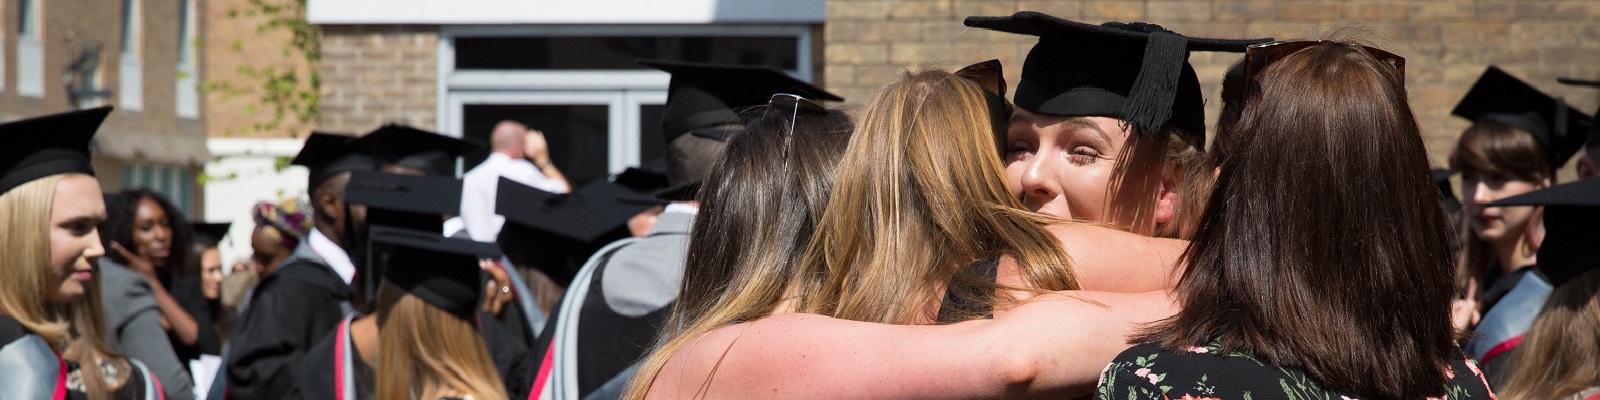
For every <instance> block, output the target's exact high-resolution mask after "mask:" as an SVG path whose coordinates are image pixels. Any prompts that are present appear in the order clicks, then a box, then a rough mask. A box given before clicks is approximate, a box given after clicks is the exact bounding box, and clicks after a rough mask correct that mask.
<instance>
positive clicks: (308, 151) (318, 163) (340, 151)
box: [289, 132, 377, 190]
mask: <svg viewBox="0 0 1600 400" xmlns="http://www.w3.org/2000/svg"><path fill="white" fill-rule="evenodd" d="M354 140H355V138H353V137H350V136H345V135H339V134H333V133H323V132H312V133H311V136H309V137H306V144H305V145H304V146H302V147H300V153H299V154H295V156H294V160H293V161H290V162H289V163H290V164H294V165H299V166H303V167H306V168H307V169H310V170H311V174H310V175H309V182H308V183H309V185H308V186H306V189H307V190H316V188H317V185H321V184H322V182H323V181H326V180H328V178H332V177H333V176H334V175H338V174H340V173H344V172H350V171H365V170H372V169H375V168H377V162H376V161H374V160H373V159H372V157H370V156H367V155H364V154H360V153H357V152H355V151H354V149H351V148H350V142H352V141H354Z"/></svg>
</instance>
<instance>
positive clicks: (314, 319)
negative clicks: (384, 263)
mask: <svg viewBox="0 0 1600 400" xmlns="http://www.w3.org/2000/svg"><path fill="white" fill-rule="evenodd" d="M353 296H354V292H353V290H352V289H351V288H350V286H349V285H348V284H345V283H344V280H343V279H340V278H339V276H338V274H335V273H334V272H333V269H332V268H330V267H328V265H327V264H325V263H323V261H322V259H321V258H320V257H317V256H316V253H315V252H313V251H311V248H310V246H309V245H307V244H306V243H301V244H300V246H299V247H297V248H296V249H295V252H294V255H293V256H292V257H291V258H290V259H289V260H287V261H285V262H284V264H283V266H281V267H279V268H278V270H277V271H275V272H273V273H272V274H271V275H268V276H267V277H266V278H264V279H262V280H261V283H260V285H258V286H256V289H255V294H254V295H253V296H252V297H251V300H250V303H249V304H248V305H246V306H245V307H247V308H246V309H245V310H244V313H243V314H241V316H240V319H239V321H238V322H237V323H236V324H235V325H234V327H233V329H232V330H231V331H232V332H233V341H232V342H231V343H229V345H228V354H227V355H226V357H225V358H226V360H225V361H224V367H223V369H224V374H223V376H224V377H225V378H226V379H227V385H228V399H230V400H250V399H281V398H284V397H286V396H288V394H289V391H290V390H291V389H293V388H294V387H295V379H296V376H295V371H294V367H295V366H298V365H300V360H301V358H302V357H303V356H304V355H305V353H306V351H307V350H309V349H310V348H311V346H312V345H313V344H316V341H317V340H319V339H322V337H324V336H327V334H328V333H329V332H332V331H333V330H334V328H335V327H337V326H338V324H339V321H340V320H341V319H342V318H343V317H344V315H345V314H346V313H348V312H349V311H350V299H351V298H352V297H353Z"/></svg>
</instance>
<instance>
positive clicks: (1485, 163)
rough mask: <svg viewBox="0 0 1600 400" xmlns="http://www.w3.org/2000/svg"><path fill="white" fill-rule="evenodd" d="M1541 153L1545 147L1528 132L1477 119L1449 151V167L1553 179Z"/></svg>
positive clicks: (1466, 171) (1483, 173)
mask: <svg viewBox="0 0 1600 400" xmlns="http://www.w3.org/2000/svg"><path fill="white" fill-rule="evenodd" d="M1544 153H1545V152H1544V147H1543V146H1540V145H1539V142H1538V141H1537V140H1534V139H1533V135H1532V134H1530V133H1528V132H1527V131H1524V130H1522V129H1518V128H1516V127H1512V126H1511V125H1506V124H1503V123H1499V122H1492V121H1485V122H1479V123H1475V124H1472V126H1471V127H1468V128H1467V130H1466V131H1465V132H1461V139H1460V140H1458V141H1456V148H1455V150H1454V151H1452V152H1451V153H1450V169H1452V170H1455V171H1458V172H1461V173H1462V174H1465V175H1469V176H1470V175H1480V176H1498V177H1504V178H1511V179H1517V180H1523V181H1529V182H1540V181H1543V180H1545V179H1552V180H1554V179H1555V169H1553V168H1551V167H1550V162H1549V161H1547V160H1546V159H1545V156H1544ZM1552 183H1553V182H1552Z"/></svg>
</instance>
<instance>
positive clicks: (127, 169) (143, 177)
mask: <svg viewBox="0 0 1600 400" xmlns="http://www.w3.org/2000/svg"><path fill="white" fill-rule="evenodd" d="M122 187H123V188H127V189H133V188H147V189H150V190H153V191H156V192H157V193H161V195H163V196H167V200H171V201H172V205H174V206H177V207H178V209H179V210H183V215H184V216H185V217H186V218H187V216H190V215H194V213H192V212H190V209H191V207H193V204H192V200H191V198H192V197H193V194H194V176H193V174H192V173H191V172H190V171H189V168H187V167H182V166H176V165H159V164H145V163H137V162H131V163H127V164H125V165H123V167H122Z"/></svg>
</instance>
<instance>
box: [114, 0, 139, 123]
mask: <svg viewBox="0 0 1600 400" xmlns="http://www.w3.org/2000/svg"><path fill="white" fill-rule="evenodd" d="M123 5H124V6H125V7H128V8H129V9H128V10H124V11H123V12H124V13H126V14H125V15H126V16H127V18H125V19H123V20H122V24H123V26H122V35H123V38H122V40H123V43H122V45H121V46H118V47H119V48H118V53H119V54H120V55H121V56H120V57H118V59H119V61H120V65H119V66H118V68H117V71H118V74H119V75H120V76H119V77H118V79H117V80H118V85H117V86H118V87H117V106H118V108H121V109H123V110H127V111H139V110H142V109H144V60H143V53H144V1H143V0H124V1H123ZM129 36H132V37H129ZM129 47H131V48H129Z"/></svg>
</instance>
